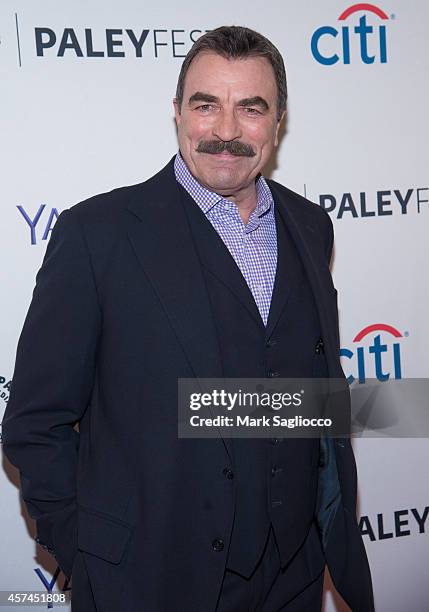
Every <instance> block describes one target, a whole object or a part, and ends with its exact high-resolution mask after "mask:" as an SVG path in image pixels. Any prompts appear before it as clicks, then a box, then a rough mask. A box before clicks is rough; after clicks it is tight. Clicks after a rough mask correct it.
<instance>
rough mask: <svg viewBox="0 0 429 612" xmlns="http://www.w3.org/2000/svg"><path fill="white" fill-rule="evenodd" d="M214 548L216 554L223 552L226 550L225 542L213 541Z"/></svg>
mask: <svg viewBox="0 0 429 612" xmlns="http://www.w3.org/2000/svg"><path fill="white" fill-rule="evenodd" d="M212 548H213V550H214V551H216V552H221V551H222V550H223V549H224V542H223V540H218V539H216V540H213V542H212Z"/></svg>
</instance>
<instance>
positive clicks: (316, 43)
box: [311, 3, 389, 66]
mask: <svg viewBox="0 0 429 612" xmlns="http://www.w3.org/2000/svg"><path fill="white" fill-rule="evenodd" d="M362 12H363V13H364V14H363V15H361V17H359V22H358V24H357V25H354V26H353V25H351V24H352V21H353V20H350V21H347V20H348V19H349V18H350V17H352V16H353V15H355V14H356V13H362ZM368 15H369V17H370V22H369V23H368V21H367V19H368ZM374 16H375V17H376V18H377V21H378V19H380V20H381V23H380V25H370V24H371V23H374ZM388 20H389V17H388V15H386V13H385V12H384V11H383V10H382V9H380V8H378V7H377V6H374V4H366V3H359V4H353V6H350V7H349V8H348V9H346V10H345V11H343V12H342V13H341V15H340V16H339V17H338V21H340V22H342V23H344V25H341V27H339V28H338V29H337V28H334V27H333V26H328V25H326V26H322V27H320V28H318V29H317V30H316V31H315V32H314V33H313V36H312V37H311V52H312V54H313V57H314V59H315V60H316V61H317V62H319V63H320V64H323V65H325V66H332V65H333V64H337V63H338V62H342V63H343V64H350V63H351V61H352V59H353V60H354V61H356V60H358V61H362V62H363V63H364V64H373V63H374V62H376V61H377V62H379V63H380V64H386V63H387V33H386V25H385V23H386V22H387V21H388ZM346 21H347V23H346ZM352 48H353V52H352V50H351V49H352ZM358 54H359V55H360V57H359V58H358V57H357V56H358Z"/></svg>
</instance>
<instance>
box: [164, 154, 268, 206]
mask: <svg viewBox="0 0 429 612" xmlns="http://www.w3.org/2000/svg"><path fill="white" fill-rule="evenodd" d="M174 173H175V176H176V180H177V182H178V183H180V184H181V185H182V187H184V188H185V189H186V191H187V192H188V193H189V195H190V196H191V197H192V198H193V199H194V200H195V202H196V203H197V204H198V206H199V207H200V208H201V210H202V211H203V213H204V214H206V215H207V214H208V212H209V211H210V210H211V209H212V208H213V207H214V206H215V205H216V204H217V203H218V202H229V200H227V199H226V198H223V197H222V196H221V195H219V194H218V193H215V192H214V191H210V190H209V189H207V188H206V187H204V186H203V185H201V183H199V181H197V179H196V178H195V177H194V176H193V175H192V174H191V172H190V170H189V168H188V166H187V165H186V163H185V161H184V159H183V157H182V155H181V154H180V151H178V152H177V155H176V158H175V160H174ZM256 194H257V202H256V209H255V213H256V216H257V217H261V216H262V215H263V214H265V213H266V212H267V211H268V210H269V209H270V208H271V206H274V200H273V196H272V194H271V191H270V188H269V187H268V184H267V181H266V180H265V179H264V177H263V176H262V175H259V177H258V179H257V180H256Z"/></svg>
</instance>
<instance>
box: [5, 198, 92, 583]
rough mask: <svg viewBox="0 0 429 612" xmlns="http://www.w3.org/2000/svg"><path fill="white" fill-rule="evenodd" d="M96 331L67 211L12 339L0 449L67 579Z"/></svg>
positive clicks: (83, 254)
mask: <svg viewBox="0 0 429 612" xmlns="http://www.w3.org/2000/svg"><path fill="white" fill-rule="evenodd" d="M100 327H101V310H100V307H99V302H98V296H97V292H96V287H95V282H94V277H93V271H92V268H91V262H90V258H89V252H88V248H87V245H86V242H85V239H84V234H83V229H82V228H81V227H80V224H79V221H78V219H77V214H76V213H75V211H73V209H71V210H65V211H64V212H62V213H61V214H60V216H59V217H58V219H57V222H56V224H55V226H54V228H53V230H52V234H51V238H50V241H49V243H48V246H47V249H46V253H45V257H44V259H43V263H42V266H41V267H40V269H39V271H38V273H37V275H36V285H35V288H34V291H33V296H32V300H31V304H30V307H29V310H28V313H27V316H26V319H25V322H24V326H23V329H22V332H21V335H20V337H19V341H18V346H17V353H16V361H15V368H14V373H13V378H12V385H11V391H10V399H9V402H8V405H7V408H6V412H5V415H4V419H3V424H2V437H3V450H4V453H5V455H6V456H7V457H8V459H9V460H10V462H11V463H12V464H13V465H15V466H16V467H17V468H18V469H19V471H20V476H21V492H22V498H23V500H24V502H25V504H26V506H27V509H28V512H29V514H30V516H31V517H32V518H34V519H35V520H36V527H37V538H36V541H38V542H39V543H40V544H42V546H44V547H45V548H46V549H47V550H49V552H52V553H53V554H54V555H55V556H56V558H57V560H58V563H59V565H60V567H61V569H62V570H63V571H64V573H65V574H66V575H68V576H70V574H71V566H72V562H73V557H74V553H75V549H76V547H77V541H76V527H77V506H76V471H77V455H78V440H79V434H78V432H77V431H76V429H75V426H76V424H77V423H78V422H79V420H80V419H81V417H82V415H83V414H84V412H85V410H86V409H87V405H88V402H89V399H90V395H91V390H92V386H93V380H94V370H95V357H96V349H97V343H98V337H99V333H100Z"/></svg>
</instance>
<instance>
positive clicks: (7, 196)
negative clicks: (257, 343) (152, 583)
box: [0, 0, 429, 612]
mask: <svg viewBox="0 0 429 612" xmlns="http://www.w3.org/2000/svg"><path fill="white" fill-rule="evenodd" d="M359 6H360V8H359ZM359 6H358V5H353V4H349V3H347V2H343V1H339V0H325V1H324V2H316V1H315V0H312V1H310V0H300V1H299V2H298V1H297V0H294V1H289V2H284V1H280V0H272V1H271V2H268V3H265V4H264V5H263V6H259V5H258V4H257V3H253V4H249V3H248V2H241V1H240V0H238V1H237V2H235V3H233V4H231V3H230V2H228V1H227V0H218V1H217V2H216V3H202V4H199V3H195V2H190V0H185V2H183V1H182V2H181V3H176V2H173V1H172V0H168V1H165V2H154V1H151V0H148V1H147V2H145V3H141V2H138V1H137V0H122V2H121V3H118V4H117V3H113V2H112V3H110V4H109V5H108V6H106V2H101V0H92V1H91V2H85V1H84V0H74V1H73V2H72V1H71V0H65V1H64V2H61V3H59V2H56V1H54V0H45V1H44V2H43V3H34V2H30V0H3V1H2V3H1V5H0V71H1V73H0V77H1V96H0V121H1V132H0V134H1V137H0V152H1V160H0V162H1V165H0V167H1V177H2V179H1V182H0V202H1V223H2V225H1V227H2V232H1V266H0V287H1V288H2V299H1V308H2V310H1V338H2V341H1V345H0V417H1V416H2V414H3V410H4V408H5V406H6V402H7V399H8V385H9V384H10V380H11V377H12V373H13V365H14V359H15V350H16V343H17V340H18V336H19V333H20V331H21V328H22V324H23V320H24V317H25V314H26V311H27V308H28V305H29V302H30V299H31V293H32V290H33V287H34V280H35V274H36V272H37V269H38V268H39V266H40V264H41V260H42V257H43V254H44V252H45V249H46V244H47V241H48V239H49V236H50V230H51V228H52V226H53V224H54V223H55V219H56V216H57V214H58V213H59V212H61V210H63V209H64V208H68V207H69V206H71V205H72V204H74V203H76V202H78V201H79V200H82V199H83V198H85V197H88V196H90V195H93V194H95V193H98V192H101V191H106V190H110V189H112V188H114V187H117V186H120V185H125V184H131V183H136V182H140V181H142V180H144V179H146V178H148V177H149V176H151V175H152V174H154V173H155V172H156V171H157V170H159V169H160V168H161V167H162V166H163V165H164V164H165V163H166V162H167V161H168V159H169V158H170V157H171V155H172V154H173V153H174V152H175V151H176V149H177V142H176V134H175V129H174V121H173V107H172V98H173V96H174V93H175V86H176V81H177V76H178V72H179V69H180V64H181V62H182V57H181V56H183V55H184V54H186V52H187V51H188V50H189V48H190V46H191V44H192V39H196V38H197V37H198V36H199V35H200V33H201V32H204V31H205V30H209V29H213V28H214V27H217V26H219V25H223V24H228V25H229V24H236V25H237V24H238V25H246V26H248V27H251V28H254V29H257V30H259V31H260V32H262V33H263V34H265V35H266V36H268V37H269V38H270V39H271V40H272V41H273V42H274V43H275V44H276V45H277V46H278V48H279V49H280V51H281V52H282V54H283V55H284V58H285V63H286V69H287V75H288V86H289V109H288V112H289V115H288V121H287V126H286V129H285V130H284V134H283V137H282V141H281V145H280V148H279V151H278V154H277V157H276V160H275V162H274V163H273V164H272V167H270V168H269V169H268V173H269V175H270V176H271V177H272V178H274V179H276V180H279V181H280V182H282V183H284V184H286V185H287V186H288V187H290V188H292V189H294V190H296V191H298V192H300V193H302V194H306V195H307V197H308V198H309V199H312V200H313V201H315V202H317V203H319V204H321V205H324V206H325V207H328V208H330V209H331V210H330V214H331V216H332V219H333V221H334V225H335V235H336V242H335V257H334V262H333V275H334V282H335V285H336V287H337V288H338V291H339V308H340V327H341V345H342V347H343V354H344V362H343V364H344V370H345V372H346V374H347V375H353V376H354V377H355V378H356V377H357V375H358V374H357V373H358V354H359V353H360V354H361V362H360V363H361V371H362V363H364V365H365V370H366V377H374V376H376V375H377V372H376V371H375V369H374V363H375V361H374V355H373V354H371V353H370V351H369V348H370V346H371V345H373V344H374V343H375V342H377V341H378V342H381V343H382V344H383V345H385V346H386V350H385V352H384V353H383V362H382V363H383V365H382V371H383V373H384V374H387V373H388V374H389V375H390V378H389V380H386V381H385V382H383V385H390V384H392V379H393V378H395V363H394V360H393V356H394V350H396V351H398V350H399V352H400V360H401V372H400V373H399V371H398V367H397V368H396V377H398V376H399V375H400V376H401V377H402V378H403V379H404V378H408V377H427V376H428V362H427V357H426V355H427V347H428V343H429V329H428V325H427V322H426V304H427V301H428V297H429V291H428V289H429V280H428V276H427V274H426V270H425V260H426V258H427V256H428V247H427V238H426V233H427V229H428V221H429V202H428V200H429V176H428V171H427V155H426V148H427V142H428V136H429V128H428V122H427V119H426V117H427V97H428V94H429V79H428V76H429V75H428V67H429V53H428V51H429V44H428V36H427V23H428V20H429V5H428V4H427V3H426V2H424V1H423V0H407V2H404V1H403V2H401V1H400V0H388V3H386V2H385V0H383V3H382V4H377V5H375V6H374V5H370V6H369V7H368V5H365V6H364V10H363V9H362V5H359ZM353 7H354V8H355V9H356V10H355V11H354V10H352V8H353ZM371 7H372V8H371ZM349 8H351V10H350V11H348V12H349V13H350V15H349V16H347V13H346V16H344V15H343V17H345V18H343V19H339V18H340V16H341V15H342V14H343V13H344V11H345V10H346V9H349ZM381 11H383V12H381ZM355 28H357V31H355ZM370 28H372V31H371V30H370ZM380 28H381V29H380ZM365 32H366V33H365ZM312 40H313V42H314V47H315V48H314V49H313V50H314V53H313V52H312V47H311V42H312ZM384 41H385V43H384ZM348 56H349V58H348ZM348 60H349V63H347V62H348ZM326 62H330V63H326ZM59 316H60V313H59ZM368 326H374V327H370V328H369V330H367V333H366V334H365V332H364V333H363V334H361V335H362V336H363V337H362V338H359V336H358V334H359V332H361V331H362V330H365V328H367V327H368ZM386 326H392V328H394V330H393V332H394V334H395V335H392V330H390V331H389V329H386ZM395 330H396V331H395ZM377 337H379V338H378V340H377ZM394 344H397V345H398V347H399V348H397V349H394V347H393V345H394ZM396 365H397V364H396ZM380 372H381V370H380V371H379V372H378V374H379V375H380ZM360 384H363V380H361V381H360V382H359V381H357V382H355V383H354V386H359V385H360ZM404 409H405V407H404ZM354 448H355V452H356V458H357V462H358V470H359V507H358V515H359V517H360V518H361V524H362V529H363V533H364V541H365V545H366V548H367V552H368V555H369V559H370V563H371V567H372V573H373V578H374V586H375V595H376V609H377V612H403V611H405V610H407V612H427V611H428V610H429V585H428V569H427V568H428V567H429V546H428V532H429V520H428V517H429V494H428V485H427V468H426V465H427V463H428V460H429V445H428V443H427V440H426V439H423V438H420V439H380V437H377V438H373V439H360V440H355V441H354ZM3 465H4V470H3V472H1V473H0V482H1V498H0V499H1V502H0V503H1V510H0V512H1V517H0V518H1V520H0V541H1V552H0V570H1V571H0V590H9V589H18V590H32V589H36V590H39V589H44V588H45V586H44V585H43V583H42V581H43V578H44V579H45V580H46V581H47V582H48V583H49V582H52V581H54V589H61V588H64V578H63V577H62V576H61V575H60V576H58V577H57V578H56V577H55V576H54V572H55V569H56V568H55V564H53V563H52V560H51V559H50V558H49V557H48V556H47V555H45V553H43V552H41V551H40V550H37V549H36V546H35V544H34V542H33V540H32V539H31V536H32V535H34V526H33V524H32V521H31V520H30V519H28V517H27V516H26V514H25V510H24V509H23V507H22V505H21V504H20V501H19V494H18V490H17V473H16V471H15V470H14V469H13V468H12V467H11V466H10V465H9V464H8V463H7V461H6V459H4V461H3ZM53 576H54V578H55V579H54V578H53ZM5 609H6V608H5ZM325 609H326V612H332V611H334V610H343V609H344V608H343V607H341V604H340V603H335V602H334V597H333V596H332V595H331V594H330V593H328V594H327V596H326V606H325Z"/></svg>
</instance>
